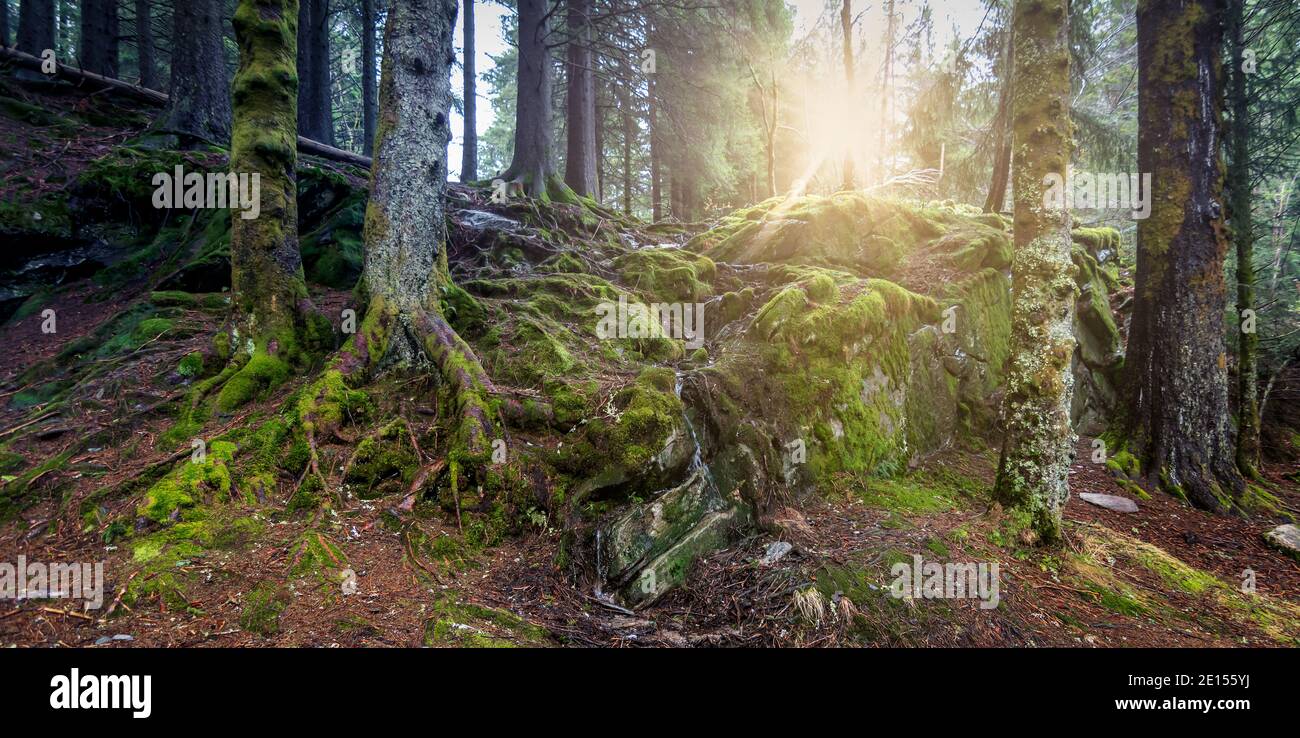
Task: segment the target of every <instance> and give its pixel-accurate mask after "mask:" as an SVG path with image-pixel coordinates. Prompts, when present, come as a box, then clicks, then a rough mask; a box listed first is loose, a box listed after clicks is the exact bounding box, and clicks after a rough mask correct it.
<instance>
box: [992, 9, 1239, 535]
mask: <svg viewBox="0 0 1300 738" xmlns="http://www.w3.org/2000/svg"><path fill="white" fill-rule="evenodd" d="M1221 9H1222V5H1221V2H1220V0H1191V1H1188V0H1149V1H1148V2H1145V3H1143V4H1141V5H1140V6H1139V9H1138V15H1137V34H1138V111H1139V115H1138V169H1139V171H1142V172H1150V173H1151V181H1152V185H1153V188H1154V189H1153V191H1152V192H1151V193H1150V201H1151V203H1152V211H1151V215H1150V217H1149V218H1148V219H1146V220H1142V221H1139V223H1138V248H1137V277H1136V286H1135V290H1134V308H1133V318H1132V326H1131V329H1130V338H1129V348H1128V355H1127V357H1126V360H1125V369H1126V371H1127V372H1128V373H1129V376H1128V381H1127V385H1128V391H1129V392H1130V396H1129V400H1128V402H1127V403H1126V404H1127V407H1128V411H1129V413H1130V416H1129V419H1128V427H1129V439H1128V440H1129V442H1130V444H1131V446H1132V450H1133V452H1134V453H1135V454H1136V455H1137V457H1138V459H1139V460H1140V461H1141V463H1142V465H1143V471H1144V473H1145V474H1146V476H1147V478H1148V479H1149V480H1152V481H1158V482H1159V484H1160V485H1161V486H1162V487H1163V488H1164V489H1166V490H1167V491H1169V492H1171V493H1173V494H1175V495H1177V496H1180V497H1185V498H1186V499H1188V500H1190V501H1191V502H1192V503H1193V504H1195V505H1196V506H1198V507H1201V508H1204V509H1208V510H1225V509H1227V508H1229V507H1230V506H1231V505H1232V503H1233V500H1234V499H1236V498H1238V497H1239V496H1240V494H1241V492H1242V491H1243V489H1244V482H1243V480H1242V478H1241V475H1240V474H1239V473H1238V471H1237V465H1236V458H1235V456H1236V454H1235V451H1236V449H1235V444H1234V442H1233V438H1232V436H1233V428H1232V425H1231V420H1230V418H1231V416H1230V414H1229V412H1228V376H1227V347H1226V344H1225V339H1224V335H1223V328H1222V326H1223V322H1222V321H1223V315H1224V312H1225V311H1226V309H1227V286H1226V285H1225V283H1224V278H1223V262H1224V258H1225V257H1226V256H1227V252H1228V242H1227V239H1226V237H1225V235H1224V234H1225V228H1224V224H1223V215H1224V214H1223V213H1222V212H1221V208H1220V205H1219V203H1222V202H1223V173H1222V171H1221V170H1220V165H1221V158H1220V151H1219V147H1220V141H1219V130H1220V114H1221V110H1222V106H1223V98H1222V88H1221V84H1220V54H1221V52H1222V41H1223V28H1222V25H1221V17H1220V11H1221ZM1189 100H1190V101H1192V104H1189V103H1188V101H1189ZM1018 185H1019V182H1017V186H1018Z"/></svg>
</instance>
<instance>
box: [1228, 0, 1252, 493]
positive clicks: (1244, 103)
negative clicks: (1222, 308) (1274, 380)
mask: <svg viewBox="0 0 1300 738" xmlns="http://www.w3.org/2000/svg"><path fill="white" fill-rule="evenodd" d="M1227 2H1228V18H1227V20H1228V23H1227V25H1228V34H1229V46H1230V49H1231V61H1232V68H1231V73H1230V75H1229V77H1228V79H1229V88H1228V104H1229V107H1230V108H1231V113H1232V127H1231V128H1230V129H1229V136H1230V139H1229V140H1230V142H1231V146H1232V156H1231V160H1230V164H1229V167H1228V193H1229V199H1228V215H1229V218H1230V219H1231V222H1232V239H1233V243H1234V246H1235V247H1236V252H1237V315H1238V318H1239V319H1238V322H1237V466H1238V468H1240V469H1241V472H1242V473H1243V474H1245V475H1246V476H1249V477H1256V476H1258V475H1259V471H1258V470H1259V425H1260V416H1259V380H1258V377H1259V336H1258V334H1257V333H1256V332H1255V325H1254V324H1255V321H1254V320H1248V319H1247V316H1248V314H1249V313H1253V312H1254V310H1255V261H1254V257H1255V230H1254V224H1253V222H1252V213H1251V206H1250V203H1251V173H1250V128H1251V121H1250V89H1249V82H1248V77H1249V75H1248V74H1247V69H1246V68H1247V65H1248V62H1247V59H1246V39H1245V32H1246V28H1245V27H1246V0H1227Z"/></svg>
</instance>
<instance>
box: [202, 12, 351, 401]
mask: <svg viewBox="0 0 1300 738" xmlns="http://www.w3.org/2000/svg"><path fill="white" fill-rule="evenodd" d="M297 22H298V2H297V0H240V3H239V6H238V8H237V9H236V11H235V23H234V25H235V38H236V40H237V42H238V44H239V71H238V72H236V74H235V81H234V86H233V88H232V89H233V94H232V97H233V102H234V113H235V123H234V134H233V136H232V142H231V149H230V171H231V172H232V173H235V174H238V175H243V174H247V175H249V178H250V181H251V175H253V174H254V173H256V174H257V175H258V176H259V177H260V202H261V212H260V214H259V216H258V217H256V218H252V219H245V218H243V217H242V215H241V213H240V212H233V213H232V215H231V233H230V266H231V291H232V298H233V299H232V302H233V308H234V320H233V323H234V326H233V329H232V335H231V338H232V342H231V343H232V351H233V354H234V356H235V359H236V363H237V364H238V363H242V368H240V369H239V371H238V373H237V374H235V375H234V376H233V377H232V378H231V379H230V380H229V382H228V383H227V384H226V385H225V387H223V389H222V391H221V395H220V396H219V397H218V405H219V406H220V407H221V408H222V409H231V408H233V407H236V406H238V405H240V404H242V403H243V402H245V401H247V400H249V399H251V398H252V397H253V396H255V395H257V394H258V393H260V392H262V391H264V390H266V389H269V388H270V387H272V386H274V385H276V384H278V383H280V382H282V381H283V380H284V379H285V378H286V377H287V375H288V373H289V371H290V370H291V369H292V368H293V367H294V365H295V364H301V363H302V362H303V360H304V359H305V358H307V357H308V356H310V355H311V354H312V353H313V352H314V351H315V350H317V349H319V348H320V344H321V343H323V342H324V340H325V337H326V336H327V335H328V330H329V329H328V327H327V325H323V324H322V321H323V318H321V317H320V316H317V315H316V314H315V311H314V309H313V308H312V306H311V303H310V301H309V299H308V296H307V286H306V283H305V282H304V280H303V271H302V259H301V257H300V255H299V253H298V192H297V175H296V167H297V163H298V150H297V138H298V126H297V110H296V107H297V99H298V98H297V95H298V77H297V73H296V71H295V56H296V49H295V47H296V45H297Z"/></svg>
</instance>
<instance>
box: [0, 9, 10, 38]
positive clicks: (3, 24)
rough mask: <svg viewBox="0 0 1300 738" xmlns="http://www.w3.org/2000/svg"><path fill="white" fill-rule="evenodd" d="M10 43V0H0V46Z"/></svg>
mask: <svg viewBox="0 0 1300 738" xmlns="http://www.w3.org/2000/svg"><path fill="white" fill-rule="evenodd" d="M8 45H9V2H8V0H0V46H8Z"/></svg>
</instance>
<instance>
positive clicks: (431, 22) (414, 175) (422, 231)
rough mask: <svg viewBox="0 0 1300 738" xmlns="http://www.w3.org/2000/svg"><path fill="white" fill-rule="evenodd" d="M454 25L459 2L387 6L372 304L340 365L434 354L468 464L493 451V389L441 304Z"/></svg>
mask: <svg viewBox="0 0 1300 738" xmlns="http://www.w3.org/2000/svg"><path fill="white" fill-rule="evenodd" d="M455 22H456V1H455V0H396V1H395V2H393V3H392V4H391V5H390V6H389V15H388V23H387V27H386V29H385V34H384V61H383V74H382V80H381V82H380V86H379V131H378V134H377V135H376V136H375V163H374V166H373V168H372V169H371V175H370V176H371V181H370V202H369V205H368V207H367V210H366V225H365V239H366V263H365V267H364V270H363V272H362V277H361V283H362V290H363V292H364V294H365V296H366V297H367V298H368V303H369V304H368V309H367V313H366V317H365V321H364V322H363V325H362V330H361V331H360V332H359V333H358V334H357V335H356V336H355V337H354V338H353V340H352V342H351V343H350V344H349V346H348V347H346V348H345V350H344V353H343V358H342V360H341V361H340V363H339V364H340V368H341V369H342V370H343V371H344V372H345V373H347V374H353V375H354V374H357V373H368V372H371V371H373V370H375V369H377V368H379V367H381V366H389V365H409V364H411V363H413V362H415V361H418V360H419V358H420V357H421V356H422V355H423V356H427V357H428V358H429V359H431V360H432V361H433V362H434V364H435V365H436V366H437V367H438V369H439V370H440V373H441V375H442V377H443V379H444V380H446V381H447V382H448V383H449V385H450V387H451V388H452V390H453V393H454V395H455V397H456V404H457V407H458V410H459V411H460V414H461V423H460V426H459V435H458V438H457V445H456V448H455V450H454V452H453V459H452V460H453V461H456V462H463V461H466V460H469V459H474V458H479V457H481V456H483V455H484V454H486V452H487V451H488V438H489V434H490V433H491V431H492V423H491V420H490V415H489V411H488V407H487V403H486V396H487V393H488V392H490V391H491V389H492V387H491V382H490V381H489V379H488V377H487V374H486V373H485V372H484V371H483V368H482V367H481V366H480V365H479V362H478V359H477V358H476V357H475V356H474V353H473V351H472V350H471V349H470V348H469V346H468V345H467V344H466V343H465V342H464V341H463V340H462V339H461V338H460V336H459V335H457V333H456V331H455V330H454V329H452V327H451V326H450V325H449V324H448V323H447V321H446V319H445V318H444V317H443V311H442V307H441V303H442V300H443V298H444V296H445V295H446V294H447V293H448V291H450V290H455V289H456V288H455V287H454V285H452V283H451V278H450V276H449V275H448V272H447V254H446V251H445V249H444V243H445V241H446V236H447V234H446V221H445V215H444V211H443V193H444V191H445V189H446V184H447V142H448V140H449V139H450V137H451V131H450V127H449V123H448V110H449V109H450V106H451V84H450V71H451V62H452V59H453V53H452V29H453V26H454V24H455Z"/></svg>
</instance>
